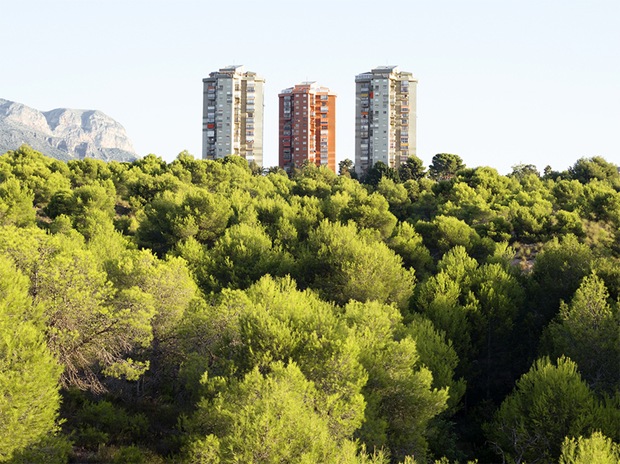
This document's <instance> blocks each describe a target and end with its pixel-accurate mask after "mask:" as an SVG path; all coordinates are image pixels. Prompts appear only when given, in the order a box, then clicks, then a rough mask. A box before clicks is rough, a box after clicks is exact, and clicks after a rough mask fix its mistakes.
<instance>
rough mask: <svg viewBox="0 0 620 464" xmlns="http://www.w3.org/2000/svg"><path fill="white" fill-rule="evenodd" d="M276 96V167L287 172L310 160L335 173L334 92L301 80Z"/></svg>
mask: <svg viewBox="0 0 620 464" xmlns="http://www.w3.org/2000/svg"><path fill="white" fill-rule="evenodd" d="M278 97H279V114H280V127H279V166H280V167H281V168H283V169H284V170H285V171H287V172H291V170H292V169H293V168H295V167H301V166H302V165H303V164H304V162H310V163H313V164H316V165H317V166H327V167H328V168H329V169H331V170H332V171H334V172H336V94H335V93H333V92H331V91H330V90H329V89H328V88H326V87H320V86H318V85H317V84H316V83H315V82H303V83H301V84H298V85H296V86H294V87H290V88H288V89H285V90H283V91H282V92H281V93H280V94H279V95H278Z"/></svg>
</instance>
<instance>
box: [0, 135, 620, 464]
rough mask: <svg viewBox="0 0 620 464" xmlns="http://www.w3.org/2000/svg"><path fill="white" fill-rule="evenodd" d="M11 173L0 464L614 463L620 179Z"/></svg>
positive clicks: (1, 298) (164, 167)
mask: <svg viewBox="0 0 620 464" xmlns="http://www.w3.org/2000/svg"><path fill="white" fill-rule="evenodd" d="M351 175H352V171H351V163H349V162H342V163H341V174H340V175H335V174H333V173H332V172H331V171H329V170H327V169H323V168H316V167H314V166H306V167H304V168H302V169H300V170H298V171H296V172H295V173H294V174H293V175H292V176H291V177H290V178H289V177H288V176H287V175H286V174H285V173H284V172H283V171H281V170H278V169H271V170H270V172H268V173H262V172H261V171H260V170H259V169H256V168H254V169H252V168H250V167H248V165H247V163H246V162H245V160H243V159H241V158H238V157H227V158H225V159H223V160H218V161H203V160H196V159H194V158H193V157H192V156H191V155H189V154H187V153H181V154H180V155H179V156H178V157H177V159H176V160H174V161H173V162H172V163H169V164H168V163H166V162H164V161H162V160H161V159H160V158H158V157H156V156H153V155H149V156H147V157H145V158H143V159H140V160H137V161H135V162H133V163H120V162H110V163H105V162H102V161H96V160H92V159H84V160H80V161H77V160H76V161H69V162H67V163H65V162H61V161H57V160H54V159H51V158H47V157H45V156H43V155H42V154H40V153H38V152H35V151H33V150H32V149H30V148H28V147H26V146H24V147H22V148H20V149H19V150H17V151H14V152H8V153H6V154H4V155H2V156H0V462H11V463H65V462H91V463H109V462H115V463H134V462H135V463H163V462H177V463H230V462H238V463H281V462H290V463H307V464H310V463H381V464H383V463H408V464H412V463H414V462H415V463H418V464H422V463H427V462H435V460H440V462H441V463H443V464H447V463H455V462H461V463H465V462H467V461H470V460H471V461H474V460H476V459H477V460H478V462H480V463H485V462H514V463H525V462H527V463H558V462H561V463H584V464H585V463H593V462H597V463H616V462H618V461H619V460H620V447H619V445H618V444H619V443H620V427H619V424H620V339H619V337H620V311H619V306H620V299H619V297H620V231H619V229H620V175H619V174H618V169H617V167H616V166H615V165H613V164H611V163H608V162H607V161H605V160H604V159H602V158H598V157H595V158H591V159H580V160H578V161H576V162H575V164H574V165H573V166H571V167H570V168H569V169H568V170H567V171H565V172H556V171H553V170H552V169H551V168H546V169H545V170H544V173H543V174H542V175H541V174H540V173H539V172H538V171H537V170H536V168H535V167H533V166H530V165H527V166H523V165H520V166H515V168H514V170H513V172H512V173H511V174H510V175H507V176H503V175H499V174H498V172H497V171H496V170H494V169H492V168H490V167H480V168H475V169H470V168H467V167H466V166H465V165H464V164H463V161H462V160H461V159H460V158H459V157H458V156H456V155H448V154H440V155H436V156H435V157H434V158H433V164H432V165H431V166H430V168H429V169H428V171H427V170H426V169H425V167H424V166H423V165H422V163H421V161H420V160H418V159H417V158H411V159H410V160H409V162H408V163H407V164H405V165H403V166H402V167H401V168H400V169H399V170H398V171H395V170H392V169H390V168H388V167H386V166H385V165H381V164H380V163H378V165H376V166H375V167H374V168H373V169H372V171H371V172H369V173H368V175H367V176H366V178H365V179H363V183H360V182H359V181H358V180H356V179H353V178H351Z"/></svg>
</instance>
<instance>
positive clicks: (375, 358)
mask: <svg viewBox="0 0 620 464" xmlns="http://www.w3.org/2000/svg"><path fill="white" fill-rule="evenodd" d="M345 318H346V320H347V322H348V324H349V325H350V326H351V327H352V328H353V330H354V331H355V334H356V337H357V339H358V343H359V345H360V347H361V352H360V356H361V362H362V365H363V366H364V367H365V369H366V370H367V371H368V376H369V377H368V383H367V384H366V386H365V387H364V396H365V398H366V401H367V403H368V404H367V407H366V419H365V422H364V424H363V425H362V428H361V429H360V431H359V436H360V438H361V439H362V440H363V441H364V443H366V445H367V446H368V447H369V448H376V449H379V448H382V447H386V446H387V447H388V448H389V449H390V451H391V453H392V457H393V458H399V459H402V458H404V457H405V455H408V454H415V455H416V456H424V455H425V454H426V452H427V446H428V444H427V441H426V437H425V431H426V429H427V427H428V423H429V421H430V420H431V419H432V418H434V417H435V416H437V415H438V414H439V413H441V412H442V411H443V410H444V409H445V408H446V403H447V401H448V391H447V389H445V388H443V389H437V388H433V387H432V386H431V384H432V382H433V376H432V373H431V371H429V370H428V369H427V368H426V367H423V366H421V365H420V362H419V355H418V352H417V349H416V342H415V341H414V340H413V339H412V338H411V337H409V336H404V337H403V338H400V339H397V338H396V332H397V330H398V331H399V332H401V334H403V330H402V329H401V328H400V326H401V316H400V314H399V313H398V311H397V310H396V308H394V307H392V306H386V305H381V304H379V303H377V302H370V303H360V302H351V303H349V304H348V305H347V306H346V307H345ZM399 329H400V330H399ZM403 335H404V334H403Z"/></svg>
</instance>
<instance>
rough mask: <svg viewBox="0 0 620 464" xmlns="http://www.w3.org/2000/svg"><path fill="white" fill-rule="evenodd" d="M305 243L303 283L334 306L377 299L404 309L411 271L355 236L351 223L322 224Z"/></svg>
mask: <svg viewBox="0 0 620 464" xmlns="http://www.w3.org/2000/svg"><path fill="white" fill-rule="evenodd" d="M307 243H308V251H309V255H310V256H308V257H306V258H305V261H306V265H305V266H304V269H305V270H306V271H305V274H306V275H304V277H303V280H304V281H306V282H308V283H309V284H310V286H311V287H312V288H316V289H318V290H319V292H320V293H321V295H323V296H324V297H325V298H327V299H329V300H331V301H334V302H336V303H338V304H345V303H347V302H348V301H349V300H357V301H371V300H377V301H380V302H384V303H396V304H397V305H398V306H399V307H402V308H404V307H406V306H407V303H408V300H409V297H410V296H411V293H412V291H413V287H414V273H413V271H412V270H407V269H404V268H403V266H402V259H401V258H400V257H399V256H397V255H396V254H394V252H392V250H390V249H389V248H388V247H387V246H386V245H385V244H384V243H382V242H379V241H376V240H373V239H372V238H371V237H368V236H364V235H361V234H358V232H357V228H356V226H355V225H354V224H353V223H349V224H347V225H342V224H333V223H329V222H327V221H323V222H321V224H320V225H319V227H318V228H317V229H316V230H313V231H311V232H310V235H309V237H308V241H307ZM308 274H309V275H308Z"/></svg>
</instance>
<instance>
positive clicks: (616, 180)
mask: <svg viewBox="0 0 620 464" xmlns="http://www.w3.org/2000/svg"><path fill="white" fill-rule="evenodd" d="M568 172H569V174H570V176H571V177H572V178H573V179H575V180H578V181H579V182H581V183H582V184H586V183H588V182H589V181H591V180H593V179H597V180H603V181H607V182H609V183H610V184H611V185H612V186H613V187H614V188H616V189H620V173H618V166H616V165H615V164H612V163H609V162H607V161H605V159H603V158H602V157H600V156H594V157H592V158H581V159H579V160H578V161H577V162H576V163H575V164H574V165H573V166H572V167H570V168H569V169H568Z"/></svg>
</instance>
